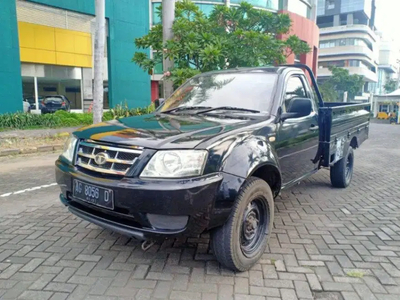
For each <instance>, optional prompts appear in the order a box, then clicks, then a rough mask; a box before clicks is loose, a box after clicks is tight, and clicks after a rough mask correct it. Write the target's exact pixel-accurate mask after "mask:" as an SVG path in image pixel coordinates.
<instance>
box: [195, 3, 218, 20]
mask: <svg viewBox="0 0 400 300" xmlns="http://www.w3.org/2000/svg"><path fill="white" fill-rule="evenodd" d="M197 6H198V7H199V8H200V10H201V11H202V12H203V13H204V14H205V15H206V16H207V17H208V16H209V15H210V14H211V12H212V11H213V10H214V4H197Z"/></svg>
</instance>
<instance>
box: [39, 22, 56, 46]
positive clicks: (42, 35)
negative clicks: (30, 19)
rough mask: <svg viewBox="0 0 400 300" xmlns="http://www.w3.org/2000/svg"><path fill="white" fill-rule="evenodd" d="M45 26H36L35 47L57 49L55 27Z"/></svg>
mask: <svg viewBox="0 0 400 300" xmlns="http://www.w3.org/2000/svg"><path fill="white" fill-rule="evenodd" d="M43 27H46V26H37V27H36V28H35V48H36V49H44V50H51V51H56V44H55V36H54V29H53V28H51V27H49V28H43Z"/></svg>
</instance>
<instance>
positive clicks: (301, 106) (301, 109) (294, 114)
mask: <svg viewBox="0 0 400 300" xmlns="http://www.w3.org/2000/svg"><path fill="white" fill-rule="evenodd" d="M286 110H287V112H286V113H283V114H282V115H281V119H285V118H286V119H289V118H302V117H306V116H308V115H309V114H311V112H312V111H313V106H312V100H311V99H309V98H293V99H292V100H291V101H290V102H289V104H288V106H287V109H286Z"/></svg>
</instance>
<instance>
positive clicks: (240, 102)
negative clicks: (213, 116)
mask: <svg viewBox="0 0 400 300" xmlns="http://www.w3.org/2000/svg"><path fill="white" fill-rule="evenodd" d="M276 78H277V75H276V74H274V73H266V72H260V73H225V74H209V75H200V76H198V77H195V78H192V79H190V80H189V81H188V82H186V83H185V84H184V85H182V86H181V87H180V88H178V89H177V90H176V91H175V92H174V94H172V96H171V97H170V98H168V99H167V100H166V101H165V103H164V105H163V106H162V107H161V108H160V112H163V111H167V110H170V109H174V108H177V107H193V106H201V107H211V108H213V107H223V106H231V107H239V108H244V109H251V110H257V111H261V112H267V111H268V110H269V107H270V104H271V98H272V93H273V89H274V87H275V82H276Z"/></svg>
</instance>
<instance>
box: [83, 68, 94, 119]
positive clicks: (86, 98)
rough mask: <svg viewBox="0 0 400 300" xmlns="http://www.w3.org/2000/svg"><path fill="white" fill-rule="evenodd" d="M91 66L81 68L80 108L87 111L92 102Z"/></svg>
mask: <svg viewBox="0 0 400 300" xmlns="http://www.w3.org/2000/svg"><path fill="white" fill-rule="evenodd" d="M92 72H93V71H92V69H91V68H82V83H81V84H82V89H81V94H82V99H83V101H82V110H83V112H87V111H88V110H89V107H90V105H91V104H92V103H93V79H92V78H93V77H92V76H93V73H92Z"/></svg>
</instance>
